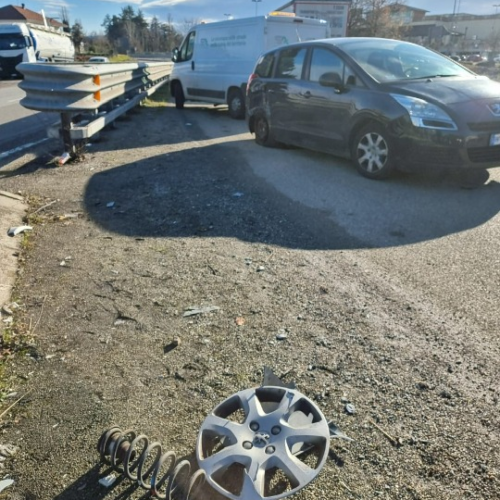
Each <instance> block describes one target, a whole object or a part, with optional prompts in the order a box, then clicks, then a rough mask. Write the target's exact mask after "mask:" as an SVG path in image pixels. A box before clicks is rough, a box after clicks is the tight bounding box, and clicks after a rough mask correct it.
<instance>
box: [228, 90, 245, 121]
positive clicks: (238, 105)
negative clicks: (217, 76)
mask: <svg viewBox="0 0 500 500" xmlns="http://www.w3.org/2000/svg"><path fill="white" fill-rule="evenodd" d="M227 105H228V109H229V116H230V117H231V118H234V119H235V120H241V119H242V118H244V117H245V101H244V100H243V94H242V93H241V90H239V89H231V90H230V91H229V93H228V96H227Z"/></svg>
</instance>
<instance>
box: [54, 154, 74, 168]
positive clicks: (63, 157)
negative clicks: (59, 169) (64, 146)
mask: <svg viewBox="0 0 500 500" xmlns="http://www.w3.org/2000/svg"><path fill="white" fill-rule="evenodd" d="M70 158H71V155H70V154H69V153H63V154H62V155H61V156H60V157H59V158H58V160H57V164H58V165H59V166H62V165H64V164H65V163H66V162H67V161H68V160H69V159H70Z"/></svg>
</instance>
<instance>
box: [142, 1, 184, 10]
mask: <svg viewBox="0 0 500 500" xmlns="http://www.w3.org/2000/svg"><path fill="white" fill-rule="evenodd" d="M188 1H189V0H150V1H147V0H146V1H145V2H144V3H143V4H142V7H143V8H144V9H150V8H151V7H173V6H175V5H179V4H181V3H187V2H188Z"/></svg>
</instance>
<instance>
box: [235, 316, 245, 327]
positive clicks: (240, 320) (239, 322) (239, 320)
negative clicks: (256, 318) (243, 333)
mask: <svg viewBox="0 0 500 500" xmlns="http://www.w3.org/2000/svg"><path fill="white" fill-rule="evenodd" d="M234 322H235V323H236V325H237V326H243V325H244V324H245V318H242V317H241V316H238V317H237V318H236V319H235V320H234Z"/></svg>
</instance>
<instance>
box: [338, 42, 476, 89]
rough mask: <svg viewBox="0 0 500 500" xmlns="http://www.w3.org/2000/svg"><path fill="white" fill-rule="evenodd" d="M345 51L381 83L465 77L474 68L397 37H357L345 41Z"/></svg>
mask: <svg viewBox="0 0 500 500" xmlns="http://www.w3.org/2000/svg"><path fill="white" fill-rule="evenodd" d="M342 50H343V51H344V52H346V53H347V54H348V55H349V56H350V57H351V58H352V59H354V61H356V62H357V63H358V64H359V65H360V66H361V67H362V68H363V69H364V70H365V71H366V72H367V73H368V74H370V75H371V76H372V77H373V78H375V79H376V80H378V81H379V82H390V81H395V80H401V79H418V78H428V77H432V76H440V77H446V76H455V75H457V76H465V75H470V74H471V71H469V70H467V69H466V68H464V67H463V66H461V65H459V64H457V63H456V62H455V61H453V60H451V59H449V58H447V57H443V56H442V55H440V54H438V53H436V52H434V51H432V50H429V49H426V48H425V47H421V46H419V45H414V44H411V43H406V42H400V41H397V40H383V41H378V42H377V44H374V43H373V42H372V41H365V40H355V39H353V40H352V41H349V42H347V43H344V44H342Z"/></svg>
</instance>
